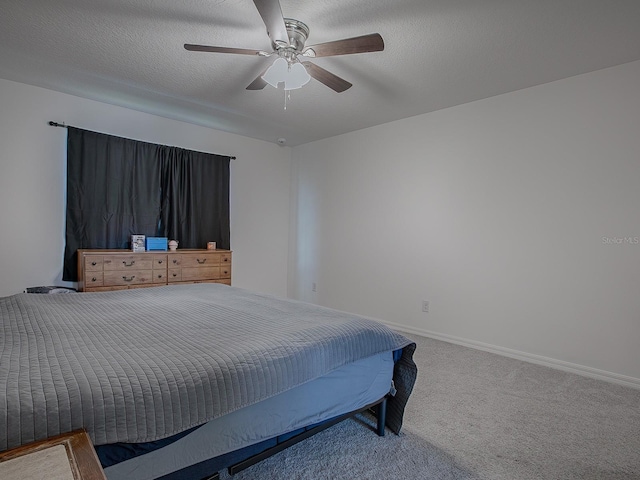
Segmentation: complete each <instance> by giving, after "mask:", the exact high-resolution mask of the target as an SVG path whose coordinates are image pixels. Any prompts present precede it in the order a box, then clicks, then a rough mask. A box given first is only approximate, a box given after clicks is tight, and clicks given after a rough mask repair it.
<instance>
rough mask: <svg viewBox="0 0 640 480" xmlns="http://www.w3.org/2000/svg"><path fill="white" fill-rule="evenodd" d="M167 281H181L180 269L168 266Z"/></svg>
mask: <svg viewBox="0 0 640 480" xmlns="http://www.w3.org/2000/svg"><path fill="white" fill-rule="evenodd" d="M167 281H168V282H169V283H171V282H181V281H182V270H181V269H179V268H170V269H169V270H168V273H167Z"/></svg>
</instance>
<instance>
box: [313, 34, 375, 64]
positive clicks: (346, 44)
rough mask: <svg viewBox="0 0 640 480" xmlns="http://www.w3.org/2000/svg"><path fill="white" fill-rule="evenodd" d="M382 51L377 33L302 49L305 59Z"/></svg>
mask: <svg viewBox="0 0 640 480" xmlns="http://www.w3.org/2000/svg"><path fill="white" fill-rule="evenodd" d="M382 50H384V40H382V36H380V34H379V33H370V34H369V35H362V36H361V37H353V38H346V39H344V40H336V41H334V42H327V43H319V44H318V45H311V46H309V47H307V48H305V49H304V52H303V53H302V54H303V55H304V56H307V57H312V58H313V57H331V56H334V55H349V54H352V53H366V52H380V51H382Z"/></svg>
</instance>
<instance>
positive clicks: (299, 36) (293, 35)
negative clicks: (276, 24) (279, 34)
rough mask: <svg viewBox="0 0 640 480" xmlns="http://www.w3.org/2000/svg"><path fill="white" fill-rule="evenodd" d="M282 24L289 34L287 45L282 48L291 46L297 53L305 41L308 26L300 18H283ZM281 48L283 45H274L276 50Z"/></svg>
mask: <svg viewBox="0 0 640 480" xmlns="http://www.w3.org/2000/svg"><path fill="white" fill-rule="evenodd" d="M284 24H285V27H286V28H287V34H288V36H289V47H284V48H291V49H292V50H293V51H294V52H295V53H297V54H298V53H301V52H302V49H303V48H304V42H306V41H307V38H308V37H309V27H307V25H306V24H304V23H302V22H301V21H300V20H295V19H293V18H285V19H284ZM281 48H283V47H280V46H278V45H275V49H276V50H280V49H281Z"/></svg>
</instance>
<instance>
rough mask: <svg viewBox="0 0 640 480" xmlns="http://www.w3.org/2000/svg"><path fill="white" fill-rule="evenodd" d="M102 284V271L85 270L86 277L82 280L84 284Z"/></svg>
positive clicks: (89, 285) (93, 285)
mask: <svg viewBox="0 0 640 480" xmlns="http://www.w3.org/2000/svg"><path fill="white" fill-rule="evenodd" d="M102 285H104V277H103V275H102V271H99V272H87V277H86V278H85V280H84V286H85V287H86V288H89V287H101V286H102Z"/></svg>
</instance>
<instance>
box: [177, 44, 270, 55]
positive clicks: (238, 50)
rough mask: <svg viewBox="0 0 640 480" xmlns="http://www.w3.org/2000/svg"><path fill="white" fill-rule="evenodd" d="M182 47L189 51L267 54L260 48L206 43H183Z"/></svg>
mask: <svg viewBox="0 0 640 480" xmlns="http://www.w3.org/2000/svg"><path fill="white" fill-rule="evenodd" d="M184 48H185V49H186V50H189V51H191V52H214V53H236V54H239V55H268V54H267V52H263V51H262V50H250V49H248V48H230V47H210V46H208V45H193V44H191V43H185V44H184Z"/></svg>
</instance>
